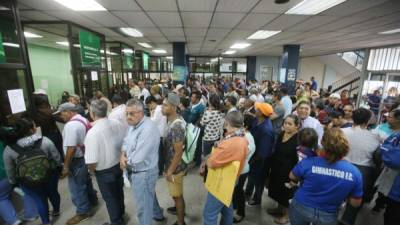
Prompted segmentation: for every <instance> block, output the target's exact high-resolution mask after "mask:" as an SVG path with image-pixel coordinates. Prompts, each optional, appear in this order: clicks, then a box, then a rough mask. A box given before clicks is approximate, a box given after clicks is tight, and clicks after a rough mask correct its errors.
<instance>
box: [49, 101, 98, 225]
mask: <svg viewBox="0 0 400 225" xmlns="http://www.w3.org/2000/svg"><path fill="white" fill-rule="evenodd" d="M54 114H60V117H61V119H62V120H63V121H64V122H66V124H65V126H64V130H63V133H62V136H63V148H64V153H65V160H64V166H63V169H62V172H61V176H60V177H61V179H63V178H65V177H67V176H68V184H69V191H70V194H71V199H72V202H73V203H74V205H75V207H76V215H75V216H73V217H72V218H70V219H69V220H68V221H67V223H66V224H67V225H74V224H78V223H80V222H82V221H84V220H87V219H88V218H89V217H90V216H91V215H92V214H91V213H92V212H91V210H92V207H93V206H95V205H97V203H98V200H97V196H96V191H94V189H93V185H92V180H91V178H90V176H89V174H88V169H87V166H86V164H85V159H84V157H83V156H84V152H85V146H84V140H85V136H86V132H87V131H88V130H89V129H90V123H89V121H88V120H87V119H85V118H84V117H82V116H81V115H79V114H78V113H77V107H76V106H75V105H74V104H72V103H70V102H67V103H64V104H61V105H60V106H59V107H58V110H57V112H55V113H54Z"/></svg>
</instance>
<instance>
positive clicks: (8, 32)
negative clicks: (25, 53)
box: [0, 1, 23, 63]
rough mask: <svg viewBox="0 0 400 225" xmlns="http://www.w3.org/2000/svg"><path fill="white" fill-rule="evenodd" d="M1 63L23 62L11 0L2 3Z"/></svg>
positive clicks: (0, 28) (0, 20)
mask: <svg viewBox="0 0 400 225" xmlns="http://www.w3.org/2000/svg"><path fill="white" fill-rule="evenodd" d="M0 7H1V10H0V63H23V61H22V55H21V46H20V40H19V38H18V36H17V29H16V26H15V20H14V14H13V11H12V6H11V3H10V2H7V1H6V2H4V1H3V2H1V3H0Z"/></svg>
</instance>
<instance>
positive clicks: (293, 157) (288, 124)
mask: <svg viewBox="0 0 400 225" xmlns="http://www.w3.org/2000/svg"><path fill="white" fill-rule="evenodd" d="M299 128H300V120H299V118H298V117H297V116H294V115H289V116H287V117H286V119H285V121H284V123H283V129H282V130H283V132H282V133H281V134H280V135H279V136H278V139H277V142H276V146H275V151H274V153H273V155H272V160H271V161H272V164H271V174H270V178H269V179H270V180H269V186H268V196H269V197H271V198H272V199H273V200H275V201H276V202H277V203H278V207H277V208H274V209H268V210H267V212H268V213H269V214H271V215H274V216H279V217H278V218H276V219H275V220H274V222H275V223H278V224H285V223H288V222H289V216H288V207H289V199H291V198H292V197H293V193H294V189H289V188H287V187H286V186H285V183H286V182H289V173H290V171H291V170H292V169H293V167H294V166H295V165H296V163H297V161H298V157H297V151H296V147H297V142H298V141H297V132H298V131H299Z"/></svg>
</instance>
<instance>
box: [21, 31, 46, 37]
mask: <svg viewBox="0 0 400 225" xmlns="http://www.w3.org/2000/svg"><path fill="white" fill-rule="evenodd" d="M24 36H25V37H26V38H42V37H43V36H40V35H37V34H34V33H31V32H28V31H24Z"/></svg>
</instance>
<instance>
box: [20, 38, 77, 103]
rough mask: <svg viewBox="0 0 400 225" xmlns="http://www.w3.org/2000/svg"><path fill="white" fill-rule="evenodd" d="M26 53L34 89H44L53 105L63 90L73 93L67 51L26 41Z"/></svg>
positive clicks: (57, 101)
mask: <svg viewBox="0 0 400 225" xmlns="http://www.w3.org/2000/svg"><path fill="white" fill-rule="evenodd" d="M28 54H29V61H30V65H31V69H32V77H33V83H34V87H35V90H37V89H39V88H40V89H44V90H46V92H47V95H48V96H49V101H50V104H51V105H52V106H53V107H55V106H57V105H58V104H59V101H60V99H61V95H62V93H63V91H68V92H69V93H70V94H73V93H74V83H73V79H72V74H71V62H70V56H69V51H67V50H63V49H58V48H51V47H43V46H38V45H34V44H29V43H28Z"/></svg>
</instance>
